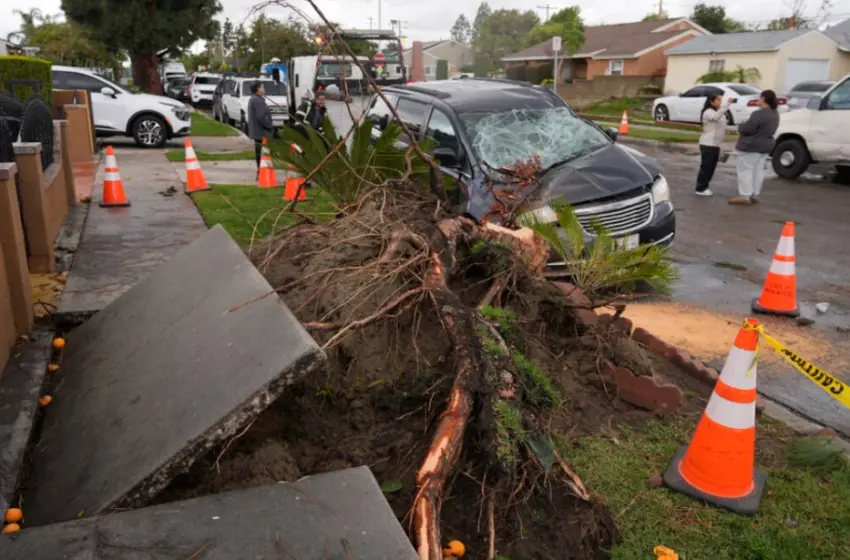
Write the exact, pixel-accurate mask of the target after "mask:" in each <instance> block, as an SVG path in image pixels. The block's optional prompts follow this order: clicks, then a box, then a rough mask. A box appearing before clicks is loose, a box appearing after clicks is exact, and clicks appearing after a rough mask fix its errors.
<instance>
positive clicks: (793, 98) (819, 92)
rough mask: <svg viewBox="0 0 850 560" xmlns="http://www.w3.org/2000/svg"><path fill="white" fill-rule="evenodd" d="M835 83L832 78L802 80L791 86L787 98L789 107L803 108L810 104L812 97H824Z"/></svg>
mask: <svg viewBox="0 0 850 560" xmlns="http://www.w3.org/2000/svg"><path fill="white" fill-rule="evenodd" d="M833 85H835V82H833V81H832V80H815V81H811V82H800V83H799V84H797V85H795V86H794V87H792V88H791V90H790V91H789V92H788V94H787V95H786V96H785V98H786V99H787V100H788V108H789V109H802V108H803V107H806V106H807V105H808V104H809V99H811V98H812V97H822V96H823V94H824V93H825V92H826V90H828V89H829V88H830V87H832V86H833Z"/></svg>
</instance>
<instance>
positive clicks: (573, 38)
mask: <svg viewBox="0 0 850 560" xmlns="http://www.w3.org/2000/svg"><path fill="white" fill-rule="evenodd" d="M552 37H560V38H561V51H562V52H564V53H566V54H573V53H575V52H576V51H577V50H578V48H579V47H580V46H581V45H582V44H583V43H584V21H583V20H582V19H581V8H579V7H578V6H570V7H569V8H564V9H562V10H558V11H557V12H555V13H554V14H552V17H551V18H549V21H547V22H546V23H544V24H543V25H538V26H537V27H535V28H534V29H532V30H531V31H529V33H528V35H526V36H525V45H526V46H529V47H530V46H532V45H537V44H538V43H542V42H543V41H550V40H551V39H552Z"/></svg>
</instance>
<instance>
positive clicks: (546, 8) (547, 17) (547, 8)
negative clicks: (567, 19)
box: [537, 4, 558, 22]
mask: <svg viewBox="0 0 850 560" xmlns="http://www.w3.org/2000/svg"><path fill="white" fill-rule="evenodd" d="M557 7H558V6H550V5H549V4H546V5H545V6H537V9H538V10H546V18H545V19H544V20H543V21H544V22H546V21H549V10H554V9H555V8H557Z"/></svg>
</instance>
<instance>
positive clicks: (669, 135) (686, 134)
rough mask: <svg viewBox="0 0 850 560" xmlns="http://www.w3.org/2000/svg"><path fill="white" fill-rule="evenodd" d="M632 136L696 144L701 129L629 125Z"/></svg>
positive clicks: (730, 137)
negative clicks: (689, 129)
mask: <svg viewBox="0 0 850 560" xmlns="http://www.w3.org/2000/svg"><path fill="white" fill-rule="evenodd" d="M596 124H597V125H599V126H601V127H602V128H609V127H611V126H612V123H608V122H601V121H599V122H596ZM627 136H628V137H630V138H643V139H645V140H657V141H659V142H665V143H676V144H696V143H697V142H699V137H700V133H699V131H687V130H672V129H669V128H662V127H655V126H652V128H649V127H647V126H641V127H637V126H632V127H629V133H628V134H627ZM737 138H738V135H737V134H734V133H733V134H727V135H726V141H727V142H733V141H735V140H737Z"/></svg>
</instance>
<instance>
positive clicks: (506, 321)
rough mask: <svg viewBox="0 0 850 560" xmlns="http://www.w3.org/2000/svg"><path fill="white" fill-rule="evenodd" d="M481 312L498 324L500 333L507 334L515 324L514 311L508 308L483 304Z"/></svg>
mask: <svg viewBox="0 0 850 560" xmlns="http://www.w3.org/2000/svg"><path fill="white" fill-rule="evenodd" d="M474 249H475V247H473V250H474ZM481 314H482V315H484V316H485V317H487V318H488V319H490V320H491V321H495V322H496V324H498V325H499V331H500V332H501V333H502V334H507V333H508V332H510V330H511V329H512V328H514V327H515V326H516V313H514V312H513V311H511V310H510V309H504V308H502V307H493V306H492V305H485V306H484V307H482V308H481Z"/></svg>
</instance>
